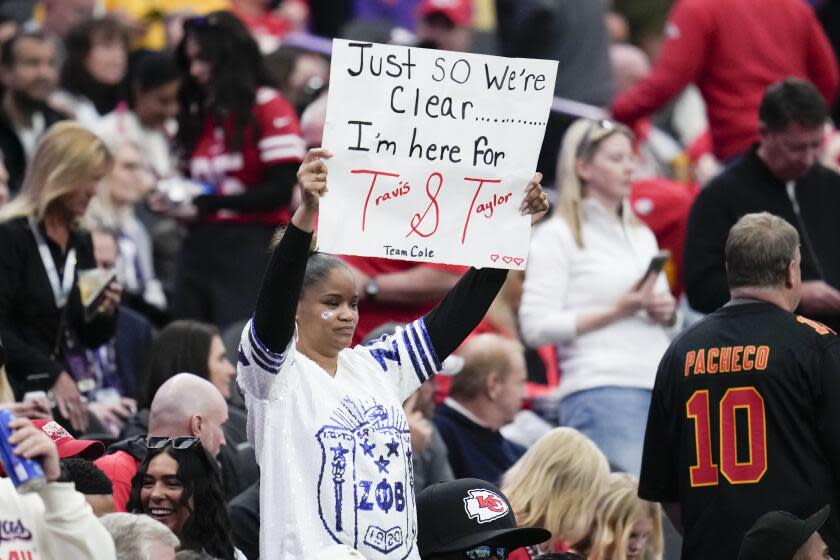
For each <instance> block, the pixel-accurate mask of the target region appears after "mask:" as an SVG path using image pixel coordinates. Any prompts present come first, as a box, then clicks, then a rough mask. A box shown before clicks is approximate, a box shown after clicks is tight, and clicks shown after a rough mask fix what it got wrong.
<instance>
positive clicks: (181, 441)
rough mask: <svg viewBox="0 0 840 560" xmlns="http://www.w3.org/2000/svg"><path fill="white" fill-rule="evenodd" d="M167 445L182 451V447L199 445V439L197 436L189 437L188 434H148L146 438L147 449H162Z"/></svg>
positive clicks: (188, 447)
mask: <svg viewBox="0 0 840 560" xmlns="http://www.w3.org/2000/svg"><path fill="white" fill-rule="evenodd" d="M167 445H171V446H172V449H177V450H179V451H183V450H184V449H190V448H192V447H196V446H198V447H200V446H201V440H200V439H198V438H197V437H190V436H178V437H168V436H149V437H148V438H147V439H146V448H147V449H163V448H164V447H166V446H167Z"/></svg>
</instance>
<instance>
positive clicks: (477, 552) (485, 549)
mask: <svg viewBox="0 0 840 560" xmlns="http://www.w3.org/2000/svg"><path fill="white" fill-rule="evenodd" d="M507 552H508V551H507V549H506V548H503V547H500V546H490V545H482V546H477V547H475V548H471V549H469V550H465V551H464V558H467V559H468V560H488V559H489V558H495V559H496V560H507Z"/></svg>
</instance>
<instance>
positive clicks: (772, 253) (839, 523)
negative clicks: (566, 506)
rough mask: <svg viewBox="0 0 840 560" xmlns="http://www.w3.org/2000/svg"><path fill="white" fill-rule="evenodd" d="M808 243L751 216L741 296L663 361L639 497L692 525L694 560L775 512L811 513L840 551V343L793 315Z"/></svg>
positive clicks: (735, 256)
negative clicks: (820, 514)
mask: <svg viewBox="0 0 840 560" xmlns="http://www.w3.org/2000/svg"><path fill="white" fill-rule="evenodd" d="M799 264H800V253H799V235H798V233H797V231H796V229H794V228H793V226H791V225H790V224H788V223H787V222H785V221H784V220H783V219H781V218H778V217H776V216H773V215H771V214H768V213H760V214H747V215H746V216H744V217H742V218H741V219H740V220H738V222H737V223H736V224H735V225H734V226H733V227H732V229H731V230H730V232H729V236H728V238H727V241H726V267H727V277H728V282H729V290H730V296H731V300H730V302H729V303H728V304H727V305H725V306H724V307H722V308H720V309H719V310H717V311H715V312H714V313H712V314H711V315H709V316H708V317H706V318H705V319H704V320H703V321H701V322H699V323H698V324H696V325H695V326H694V327H693V328H691V329H689V330H688V331H686V332H685V333H683V334H682V335H681V336H680V337H679V338H677V339H676V340H675V341H674V342H673V344H671V347H670V348H669V349H668V351H667V352H666V353H665V356H664V357H663V358H662V362H661V363H660V365H659V371H658V372H657V376H656V383H655V385H654V388H653V398H652V402H651V407H650V413H649V416H648V423H647V433H646V434H645V447H644V456H643V460H642V472H641V480H640V484H639V496H641V497H642V498H645V499H647V500H652V501H658V502H662V503H663V504H664V505H665V509H666V511H667V512H668V514H669V516H670V517H671V519H672V520H673V521H674V522H675V525H676V526H677V527H680V526H682V528H683V537H684V540H683V552H682V558H683V559H692V560H693V559H698V560H700V559H702V560H709V559H715V560H718V559H720V560H728V559H734V558H736V557H737V555H738V547H739V544H740V542H741V539H742V538H743V536H744V533H745V532H746V531H747V530H748V529H749V528H750V527H751V526H752V524H753V523H754V522H755V521H756V520H757V519H758V518H759V517H760V516H761V515H763V514H764V513H767V512H769V511H774V510H785V511H788V512H790V513H792V514H794V515H797V516H799V517H806V516H807V515H810V514H811V513H813V512H814V511H816V510H817V509H819V508H820V507H821V506H823V505H824V504H825V503H826V502H828V503H829V504H831V506H832V508H831V509H832V512H831V515H830V516H829V518H828V520H827V521H826V523H825V525H824V526H823V528H822V530H821V534H822V535H823V537H824V539H825V541H826V543H828V545H829V547H830V548H831V551H832V552H833V553H834V554H837V553H838V552H840V519H838V516H837V513H836V512H837V511H838V506H840V503H838V502H840V500H838V494H839V493H840V341H838V338H837V336H835V334H834V332H833V331H831V330H830V329H829V328H827V327H825V326H824V325H822V324H821V323H817V322H815V321H812V320H810V319H806V318H805V317H801V316H799V315H795V314H793V313H792V311H793V310H794V309H796V307H797V306H798V304H799V299H800V289H801V283H802V279H801V276H800V269H799Z"/></svg>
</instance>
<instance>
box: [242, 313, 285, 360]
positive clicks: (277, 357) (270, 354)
mask: <svg viewBox="0 0 840 560" xmlns="http://www.w3.org/2000/svg"><path fill="white" fill-rule="evenodd" d="M248 336H249V338H250V339H251V342H252V343H253V344H255V345H256V346H257V347H259V349H260V350H262V351H263V353H265V355H266V357H267V358H269V360H270V361H272V362H274V361H278V360H279V361H281V362H282V361H283V360H284V359H285V358H286V353H285V352H281V353H279V354H278V353H277V352H273V351H272V350H271V349H270V348H269V347H268V346H266V345H265V344H263V341H262V340H260V337H259V336H257V331H256V330H254V320H253V319H251V325H250V328H249V329H248Z"/></svg>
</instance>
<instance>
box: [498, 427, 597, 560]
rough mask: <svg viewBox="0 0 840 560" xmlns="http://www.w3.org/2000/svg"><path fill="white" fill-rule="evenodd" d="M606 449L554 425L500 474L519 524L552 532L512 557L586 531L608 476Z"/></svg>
mask: <svg viewBox="0 0 840 560" xmlns="http://www.w3.org/2000/svg"><path fill="white" fill-rule="evenodd" d="M609 473H610V471H609V465H608V464H607V459H606V457H604V454H603V453H601V451H600V450H599V449H598V448H597V447H596V446H595V444H594V443H592V442H591V441H590V440H589V439H587V438H586V436H584V435H583V434H581V433H580V432H578V431H577V430H573V429H572V428H555V429H553V430H551V431H550V432H548V433H547V434H546V435H544V436H543V437H542V438H540V439H539V441H537V443H535V444H534V445H533V446H532V447H531V448H530V449H529V450H528V452H527V453H525V455H523V456H522V458H520V459H519V461H517V462H516V463H515V464H514V465H513V466H512V467H511V468H510V470H508V471H507V472H506V473H505V475H504V477H503V478H502V492H503V493H504V495H505V496H507V497H508V500H509V501H510V504H511V507H512V508H513V513H514V515H515V516H516V521H517V524H518V525H519V526H520V527H539V528H542V529H547V530H548V531H551V535H552V537H551V540H550V541H548V542H546V543H543V544H542V545H539V546H537V547H531V548H529V549H521V550H519V551H516V552H514V553H513V554H511V556H510V560H527V559H528V558H535V557H536V556H538V555H539V554H542V553H545V552H564V551H566V550H568V548H569V545H571V544H573V543H576V542H579V541H581V540H582V539H583V538H584V537H586V535H587V534H588V532H589V528H590V527H591V526H592V520H593V518H594V515H595V507H596V505H597V504H598V500H599V498H600V497H601V494H602V493H603V492H604V490H605V489H606V487H607V481H608V480H609Z"/></svg>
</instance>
